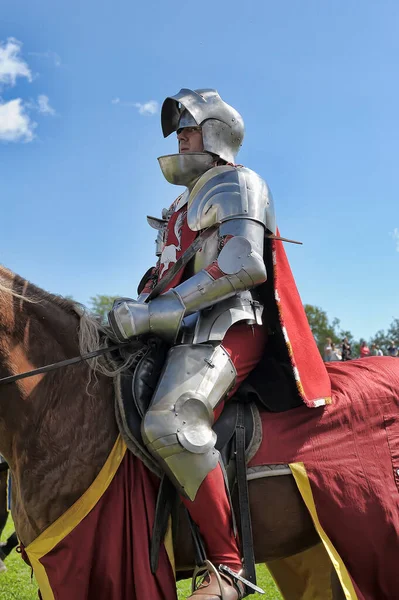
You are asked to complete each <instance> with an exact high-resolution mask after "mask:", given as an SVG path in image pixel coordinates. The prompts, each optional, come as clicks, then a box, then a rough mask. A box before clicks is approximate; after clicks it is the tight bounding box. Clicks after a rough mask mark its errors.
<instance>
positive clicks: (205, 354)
mask: <svg viewBox="0 0 399 600" xmlns="http://www.w3.org/2000/svg"><path fill="white" fill-rule="evenodd" d="M235 379H236V370H235V367H234V364H233V362H232V361H231V358H230V356H229V355H228V353H227V352H226V351H225V349H224V348H223V346H221V345H219V344H218V345H212V344H192V345H186V344H182V345H180V346H174V347H173V348H172V349H171V350H170V351H169V354H168V357H167V359H166V364H165V367H164V370H163V373H162V375H161V378H160V381H159V384H158V387H157V389H156V391H155V394H154V397H153V400H152V403H151V406H150V408H149V410H148V412H147V414H146V416H145V418H144V420H143V427H142V435H143V439H144V441H145V443H146V445H147V447H148V450H149V451H150V452H151V453H152V454H153V455H154V456H155V457H156V458H157V460H158V461H159V462H160V463H161V464H162V466H163V468H164V469H165V471H166V472H167V473H168V475H169V476H170V477H171V479H172V480H173V481H174V483H175V484H176V486H177V487H178V489H179V490H180V491H181V492H182V494H184V495H185V496H186V497H187V498H189V499H190V500H194V499H195V497H196V494H197V491H198V488H199V487H200V485H201V483H202V482H203V480H204V479H205V477H206V476H207V475H208V473H210V472H211V471H212V470H213V469H214V468H215V467H216V465H217V463H218V460H219V453H218V451H217V450H215V442H216V434H215V433H214V431H213V430H212V424H213V419H214V417H213V410H214V408H215V407H216V406H217V404H218V403H219V401H220V400H221V399H222V398H223V397H224V396H225V395H226V394H227V393H228V392H229V390H230V389H232V387H233V386H234V383H235Z"/></svg>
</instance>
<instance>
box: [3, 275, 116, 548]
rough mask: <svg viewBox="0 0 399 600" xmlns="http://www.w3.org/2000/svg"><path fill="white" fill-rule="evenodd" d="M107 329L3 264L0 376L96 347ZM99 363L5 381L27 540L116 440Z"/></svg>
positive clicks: (17, 509) (11, 458) (8, 444)
mask: <svg viewBox="0 0 399 600" xmlns="http://www.w3.org/2000/svg"><path fill="white" fill-rule="evenodd" d="M102 329H103V328H102V327H101V326H100V325H99V323H98V322H97V320H96V319H95V318H93V317H91V316H90V315H87V314H86V313H85V312H84V309H83V307H81V306H80V305H78V304H76V303H74V302H72V301H70V300H67V299H65V298H62V297H60V296H55V295H52V294H49V293H47V292H45V291H43V290H41V289H39V288H37V287H36V286H34V285H32V284H31V283H29V282H28V281H26V280H24V279H22V278H21V277H19V276H18V275H15V274H14V273H12V272H11V271H9V270H8V269H5V268H4V267H1V266H0V378H3V377H7V376H10V375H16V374H18V373H23V372H26V371H30V370H33V369H36V368H38V367H42V366H45V365H48V364H52V363H55V362H58V361H62V360H65V359H69V358H74V357H76V356H79V354H81V352H84V351H90V350H94V349H95V348H96V347H98V346H99V344H100V337H101V335H102ZM96 366H98V365H93V363H92V364H91V365H89V364H88V363H87V362H80V363H77V364H74V365H72V366H68V367H66V368H60V369H57V370H54V371H51V372H47V373H45V374H39V375H34V376H32V377H29V378H26V379H20V380H18V381H15V382H13V383H8V384H2V383H1V382H0V453H1V454H3V455H4V456H5V458H6V460H7V462H8V463H9V464H10V466H11V469H12V472H13V502H14V507H13V515H14V520H15V521H16V522H18V529H19V533H20V535H21V536H22V539H24V540H27V541H28V540H30V539H33V538H34V537H35V536H36V535H37V534H38V533H39V532H40V531H41V530H42V529H43V527H44V526H45V525H46V524H48V523H50V522H52V521H53V520H54V519H55V518H57V517H58V516H59V515H60V514H62V512H63V511H64V510H65V508H67V507H68V506H70V504H71V503H72V502H73V501H75V500H76V499H77V497H79V494H80V493H82V490H84V489H86V487H87V486H88V485H90V483H91V482H92V481H93V479H94V477H95V476H96V474H97V473H98V471H99V468H100V467H101V466H102V464H104V461H105V459H106V457H107V456H108V454H109V452H110V449H111V448H112V445H113V443H114V441H115V438H116V435H117V427H116V422H115V416H114V405H113V385H112V379H110V378H106V377H105V376H104V375H103V373H102V372H101V370H100V371H99V369H98V368H97V370H96V372H95V371H94V370H93V367H96ZM103 372H104V369H103ZM108 374H109V375H111V374H112V373H111V372H110V373H108ZM85 486H86V487H85ZM26 515H29V519H26Z"/></svg>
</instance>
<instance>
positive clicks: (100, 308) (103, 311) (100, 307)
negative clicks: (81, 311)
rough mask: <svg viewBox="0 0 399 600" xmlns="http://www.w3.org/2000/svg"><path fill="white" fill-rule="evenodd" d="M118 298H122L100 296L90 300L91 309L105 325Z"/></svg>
mask: <svg viewBox="0 0 399 600" xmlns="http://www.w3.org/2000/svg"><path fill="white" fill-rule="evenodd" d="M116 298H120V296H103V295H100V294H99V295H97V296H92V297H91V298H90V300H89V309H90V311H91V312H92V313H93V314H94V315H96V316H98V317H100V319H101V321H103V322H104V323H105V322H106V320H107V316H108V313H109V311H110V310H111V308H112V305H113V303H114V300H116Z"/></svg>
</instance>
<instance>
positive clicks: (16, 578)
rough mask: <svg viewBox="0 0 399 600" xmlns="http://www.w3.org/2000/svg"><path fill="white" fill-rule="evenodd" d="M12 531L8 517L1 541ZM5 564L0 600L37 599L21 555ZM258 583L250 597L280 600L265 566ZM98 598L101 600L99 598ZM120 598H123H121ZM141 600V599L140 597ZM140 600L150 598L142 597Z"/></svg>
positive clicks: (181, 591) (184, 592)
mask: <svg viewBox="0 0 399 600" xmlns="http://www.w3.org/2000/svg"><path fill="white" fill-rule="evenodd" d="M12 531H13V524H12V521H11V519H10V518H9V520H8V523H7V526H6V528H5V530H4V532H3V536H2V541H3V540H4V541H5V540H6V539H7V537H8V536H9V535H10V534H11V533H12ZM5 564H6V566H7V571H6V572H5V573H0V600H37V598H38V596H37V585H36V583H35V580H34V579H31V576H30V569H29V567H28V566H27V565H26V564H25V563H24V561H23V560H22V558H21V556H20V555H19V554H17V552H15V550H13V551H12V552H11V554H10V555H9V556H8V557H7V559H6V561H5ZM190 585H191V582H190V581H188V580H186V581H180V582H179V583H178V584H177V589H178V597H179V600H184V598H186V597H187V596H188V594H189V592H190ZM258 585H259V586H260V587H261V588H263V589H264V590H265V591H266V595H264V596H262V595H260V594H254V595H253V596H250V598H254V600H255V599H256V598H259V599H260V598H263V599H264V600H280V599H281V595H280V594H279V592H278V590H277V587H276V586H275V584H274V582H273V580H272V578H271V577H270V575H269V573H268V571H267V569H266V568H265V567H258ZM99 600H101V599H100V598H99ZM121 600H124V599H122V598H121ZM140 600H141V599H140ZM142 600H150V599H149V598H143V599H142Z"/></svg>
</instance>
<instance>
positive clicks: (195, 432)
mask: <svg viewBox="0 0 399 600" xmlns="http://www.w3.org/2000/svg"><path fill="white" fill-rule="evenodd" d="M161 121H162V130H163V134H164V137H167V136H169V135H170V134H172V133H173V132H176V133H177V139H178V145H179V152H178V153H177V154H172V155H168V156H162V157H160V158H159V159H158V160H159V163H160V167H161V169H162V172H163V174H164V176H165V178H166V179H167V181H168V182H170V183H172V184H175V185H180V186H185V187H186V190H185V192H184V193H183V194H182V195H181V196H179V197H178V198H177V199H176V200H175V202H174V203H173V204H172V206H171V207H170V208H169V209H168V210H164V211H163V213H162V218H161V219H155V218H152V217H151V218H149V222H150V224H151V225H152V226H153V227H155V228H156V229H157V230H158V238H157V256H158V262H157V265H156V267H154V268H153V269H152V270H151V271H150V272H149V274H148V279H147V281H146V282H145V285H144V287H142V290H141V293H140V295H139V297H138V299H137V300H127V299H125V298H124V299H121V300H120V301H117V303H116V304H115V305H114V308H113V310H112V311H111V313H110V324H111V327H112V328H113V330H114V332H115V334H116V335H117V336H118V338H119V339H121V340H128V339H130V338H133V337H136V336H141V335H143V334H149V333H151V334H154V335H156V336H158V337H160V338H162V339H163V340H166V341H167V342H168V343H169V344H170V345H171V348H170V350H169V352H168V355H167V359H166V363H165V365H164V368H163V371H162V374H161V377H160V380H159V382H158V385H157V388H156V390H155V393H154V396H153V399H152V402H151V405H150V408H149V410H148V412H147V414H146V415H145V418H144V420H143V424H142V435H143V439H144V441H145V444H146V446H147V448H148V450H149V451H150V452H151V454H152V455H153V456H154V457H155V458H156V459H157V461H158V462H159V464H160V465H161V467H162V469H163V470H164V471H165V472H166V473H167V474H168V476H169V477H170V478H171V480H172V481H173V483H174V484H175V485H176V487H177V488H178V490H179V492H180V495H181V497H182V501H183V502H184V504H185V506H186V507H187V509H188V511H189V513H190V516H191V518H192V520H193V521H194V522H195V523H196V524H197V526H198V528H199V531H200V533H201V534H202V538H203V540H204V543H205V547H206V551H207V555H208V558H209V560H210V561H211V562H212V563H213V564H214V565H215V567H216V568H219V567H220V565H226V566H227V567H229V568H230V569H231V570H233V571H234V572H236V573H239V572H241V571H242V569H243V565H242V561H241V556H240V549H239V544H238V540H237V538H236V536H235V534H234V528H233V518H232V512H231V507H230V501H229V495H228V492H227V490H226V486H225V478H224V473H223V469H222V467H221V463H220V456H219V452H218V451H217V450H216V449H215V442H216V435H215V433H214V431H213V429H212V425H213V423H214V420H215V419H216V418H217V417H218V416H219V415H220V412H221V410H222V408H223V405H224V403H225V402H226V401H228V400H229V399H230V398H231V397H232V396H233V395H234V393H235V392H236V390H237V389H238V387H239V386H240V384H241V383H242V382H243V381H244V380H245V379H246V378H247V376H248V375H249V373H250V372H251V371H252V370H253V369H254V368H255V366H256V365H257V364H258V362H259V361H260V359H261V357H262V354H263V352H264V348H265V344H266V340H267V333H266V327H264V326H263V324H262V312H263V308H264V307H263V305H262V299H261V297H260V296H259V293H258V292H259V286H261V284H263V283H264V282H265V281H266V280H267V278H268V275H269V274H268V273H267V272H266V266H265V261H264V243H265V235H267V234H269V235H270V234H275V232H276V225H275V216H274V208H273V200H272V196H271V193H270V191H269V189H268V186H267V184H266V183H265V181H263V179H262V178H261V177H259V175H257V174H256V173H255V172H254V171H251V170H250V169H247V168H245V167H243V166H241V165H237V164H235V162H236V155H237V153H238V151H239V149H240V146H241V145H242V142H243V138H244V123H243V119H242V117H241V115H240V114H239V113H238V112H237V111H236V110H235V109H234V108H232V107H231V106H230V105H228V104H227V103H226V102H224V101H223V100H222V98H221V97H220V96H219V94H218V92H217V91H216V90H214V89H199V90H190V89H182V90H180V92H179V93H178V94H176V95H175V96H171V97H168V98H166V100H165V101H164V103H163V106H162V113H161ZM204 232H206V233H207V237H206V239H205V241H204V242H203V243H202V244H201V245H200V247H199V249H198V250H197V252H196V253H195V254H194V256H193V257H192V258H191V259H190V260H189V262H188V263H187V264H186V265H185V266H184V268H182V269H180V270H179V271H177V272H176V273H175V274H174V276H173V277H172V279H171V281H169V282H168V285H167V286H166V287H165V289H164V290H163V292H162V293H161V294H160V295H158V296H157V297H154V298H151V295H150V294H151V292H152V290H153V289H154V286H156V285H157V284H158V283H159V282H160V281H162V279H163V278H165V277H167V276H168V272H169V270H170V269H171V268H173V265H174V264H175V263H176V261H177V260H178V259H179V257H181V256H182V255H183V254H184V253H185V251H186V250H187V248H189V247H190V246H191V245H192V243H193V242H194V240H195V239H196V238H197V237H198V236H200V235H201V234H203V233H204ZM148 299H149V300H148ZM243 575H244V577H245V570H244V572H243ZM220 587H222V588H223V589H222V590H221V589H220ZM248 591H249V590H248V589H247V588H246V587H245V586H244V585H243V584H242V583H241V582H240V581H237V580H235V579H234V578H233V577H232V578H230V577H229V576H227V575H226V574H225V573H224V574H222V575H221V577H220V578H218V577H217V576H216V575H215V573H214V572H212V571H210V572H209V574H208V576H207V577H206V578H205V580H204V582H203V584H202V585H201V586H200V587H199V588H198V589H197V590H196V591H194V592H193V594H192V596H190V598H191V599H192V600H195V599H197V598H198V599H199V600H218V599H220V598H224V599H227V600H238V599H240V598H244V597H245V596H246V595H247V594H248Z"/></svg>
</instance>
